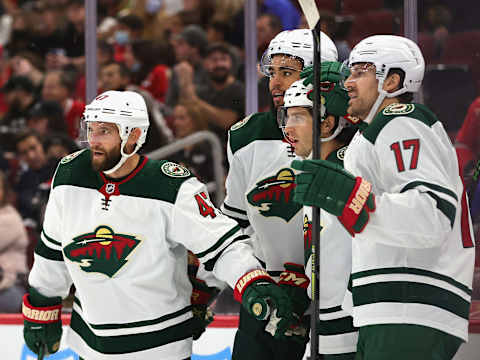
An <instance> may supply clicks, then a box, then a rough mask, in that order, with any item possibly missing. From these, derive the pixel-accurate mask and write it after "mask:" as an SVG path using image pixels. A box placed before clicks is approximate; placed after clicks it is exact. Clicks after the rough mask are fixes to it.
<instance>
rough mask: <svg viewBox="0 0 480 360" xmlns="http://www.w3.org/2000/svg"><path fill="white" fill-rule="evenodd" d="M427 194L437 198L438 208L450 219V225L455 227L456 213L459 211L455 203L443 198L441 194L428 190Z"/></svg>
mask: <svg viewBox="0 0 480 360" xmlns="http://www.w3.org/2000/svg"><path fill="white" fill-rule="evenodd" d="M427 194H428V195H429V196H430V197H432V198H433V199H435V201H436V202H437V209H438V210H440V211H441V212H442V213H443V215H445V216H446V217H447V219H448V220H450V227H451V228H452V229H453V224H454V223H455V214H456V212H457V208H456V207H455V205H453V204H452V203H451V202H449V201H447V200H445V199H442V198H441V197H440V196H438V195H437V194H435V193H433V192H431V191H427Z"/></svg>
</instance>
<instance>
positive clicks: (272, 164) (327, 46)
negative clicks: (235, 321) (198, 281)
mask: <svg viewBox="0 0 480 360" xmlns="http://www.w3.org/2000/svg"><path fill="white" fill-rule="evenodd" d="M321 36H322V38H321V44H322V52H321V53H322V58H323V60H336V59H337V49H336V48H335V45H334V44H333V42H332V40H330V39H329V38H328V36H326V35H325V34H323V33H322V35H321ZM312 64H313V37H312V33H311V31H310V30H305V29H300V30H291V31H283V32H281V33H280V34H278V35H277V36H276V37H275V38H274V39H273V40H272V41H271V42H270V44H269V47H268V49H267V51H266V52H265V54H264V56H263V57H262V61H261V69H262V71H263V72H264V74H265V75H267V76H268V77H269V88H270V93H271V96H272V99H273V105H274V109H272V111H271V112H265V113H256V114H252V115H250V116H248V117H247V118H245V119H244V120H243V121H241V122H239V123H237V124H235V125H234V126H232V128H231V129H230V131H229V139H228V146H227V155H228V161H229V165H230V170H229V173H228V176H227V180H226V190H227V196H226V198H225V201H224V204H223V205H222V211H223V212H224V213H225V214H226V215H228V216H230V217H232V218H234V219H236V220H237V221H238V222H239V223H240V224H241V225H242V226H243V227H244V228H246V231H247V232H248V233H253V235H252V236H253V237H254V238H255V241H256V245H257V247H258V256H259V257H260V258H261V259H262V260H263V261H264V262H265V266H266V269H267V271H268V273H269V274H270V275H272V276H274V277H276V278H279V277H280V279H279V284H280V286H281V287H284V288H286V289H287V290H288V291H289V293H290V294H291V298H292V299H293V301H294V312H295V314H296V316H297V317H298V318H302V315H303V313H304V311H305V310H306V308H307V307H308V305H309V299H308V295H307V293H306V289H307V287H308V279H307V278H306V276H305V274H304V268H303V261H304V260H303V249H302V245H301V244H302V243H303V239H302V237H301V234H300V233H299V231H298V229H299V228H302V226H303V216H302V211H301V208H302V207H301V205H300V204H297V203H294V202H293V201H292V189H293V187H294V186H295V185H294V180H295V175H294V172H293V170H292V169H291V168H290V166H289V165H290V163H291V160H292V158H293V157H294V156H295V155H294V152H293V148H292V146H291V145H290V144H289V143H288V142H287V141H286V140H285V139H284V138H283V134H282V131H281V130H280V128H279V127H278V124H277V120H276V109H277V108H278V107H279V106H281V105H283V95H284V92H285V91H286V90H287V89H288V88H289V87H290V85H291V84H292V83H293V82H294V81H296V80H298V79H299V78H300V72H301V71H302V70H303V69H304V68H305V67H307V66H310V65H312ZM260 253H262V254H260ZM292 279H293V280H296V281H293V280H292ZM301 320H302V321H303V322H302V323H301V324H298V326H297V328H296V330H295V332H294V334H293V333H292V332H289V333H288V335H290V336H284V338H283V339H275V338H273V337H272V336H270V335H269V334H267V333H265V331H264V328H265V326H266V323H267V322H266V321H265V322H263V323H262V322H257V321H255V319H254V318H253V317H252V316H251V315H250V314H248V312H246V311H244V310H243V309H241V310H240V324H239V328H238V331H237V334H236V336H235V343H234V347H233V354H232V359H233V360H244V359H251V360H256V359H262V360H263V359H276V360H282V359H285V360H295V359H301V358H302V357H303V354H304V352H305V345H306V343H307V341H308V321H306V322H305V319H301ZM276 335H277V337H279V336H281V335H285V334H281V331H278V329H277V333H276Z"/></svg>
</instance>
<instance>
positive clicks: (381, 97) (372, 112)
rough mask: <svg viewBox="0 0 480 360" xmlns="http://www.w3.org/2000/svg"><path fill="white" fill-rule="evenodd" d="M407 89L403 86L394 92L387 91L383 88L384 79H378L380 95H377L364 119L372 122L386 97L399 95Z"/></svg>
mask: <svg viewBox="0 0 480 360" xmlns="http://www.w3.org/2000/svg"><path fill="white" fill-rule="evenodd" d="M405 90H406V89H405V87H402V88H401V89H398V90H397V91H394V92H393V93H389V92H386V91H385V90H383V80H378V97H377V100H375V103H374V104H373V106H372V107H371V109H370V112H369V113H368V115H367V117H366V118H365V119H363V121H365V122H366V123H367V124H370V123H371V122H372V120H373V118H374V117H375V115H376V114H377V111H378V108H379V107H380V105H382V102H383V100H385V98H392V97H396V96H398V95H401V94H403V93H404V92H405Z"/></svg>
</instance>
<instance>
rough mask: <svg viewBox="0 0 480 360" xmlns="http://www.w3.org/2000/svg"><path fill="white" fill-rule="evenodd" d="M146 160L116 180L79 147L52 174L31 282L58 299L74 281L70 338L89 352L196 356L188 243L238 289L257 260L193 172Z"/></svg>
mask: <svg viewBox="0 0 480 360" xmlns="http://www.w3.org/2000/svg"><path fill="white" fill-rule="evenodd" d="M141 159H142V160H141V163H140V164H139V166H138V167H137V168H136V169H135V171H134V172H132V173H131V174H130V175H129V176H128V177H126V178H124V179H121V180H119V181H111V180H108V179H107V178H105V177H104V175H103V173H99V172H96V171H94V170H93V169H92V168H91V165H90V151H89V150H82V151H80V152H77V153H74V154H72V155H69V156H67V157H65V158H64V159H62V160H61V162H60V164H59V166H58V168H57V171H56V173H55V177H54V179H53V183H52V190H51V194H50V199H49V201H48V205H47V209H46V214H45V222H44V227H43V232H42V236H41V241H40V242H39V244H38V246H37V249H36V254H35V263H34V266H33V269H32V271H31V273H30V277H29V283H30V285H31V286H32V287H34V288H36V289H37V290H38V291H39V292H40V293H42V294H43V295H45V296H49V297H51V296H61V297H62V298H64V297H66V296H67V295H68V292H69V289H70V286H71V284H72V283H73V284H74V285H75V288H76V293H75V302H74V307H73V313H72V321H71V326H70V329H69V331H68V332H67V335H66V341H67V343H68V345H70V347H71V348H72V349H73V350H75V351H76V352H77V353H78V354H79V355H80V356H82V357H83V358H86V359H97V360H102V359H104V360H107V359H109V360H111V359H122V360H132V359H138V360H140V359H141V360H148V359H166V360H167V359H168V360H178V359H183V358H187V357H189V356H190V355H191V347H192V338H191V318H192V313H191V307H190V295H191V291H192V288H191V285H190V282H189V279H188V276H187V250H186V249H187V248H188V249H190V250H191V251H192V252H193V253H195V254H196V255H197V257H198V258H199V259H200V261H201V262H202V263H203V264H204V265H205V268H206V269H207V270H210V271H213V273H214V274H215V276H216V277H218V278H220V279H222V280H224V281H226V282H227V283H228V284H229V285H230V286H232V287H233V286H234V285H235V283H236V281H237V279H238V278H239V277H240V276H242V275H243V274H244V273H245V272H247V271H249V270H251V269H253V268H258V267H260V264H259V263H258V261H257V260H256V259H255V257H254V256H253V255H252V248H251V244H250V243H249V239H248V237H246V236H244V235H242V231H241V229H240V227H239V226H238V224H237V223H236V222H235V221H233V220H232V219H230V218H228V217H227V216H225V215H223V214H222V213H221V212H220V211H218V210H216V209H214V208H213V205H211V202H210V200H209V198H208V195H207V190H206V188H205V186H204V185H203V184H201V183H200V182H199V181H198V180H197V179H196V178H194V177H192V176H191V175H190V173H189V171H188V170H187V169H185V168H183V167H181V166H179V165H177V164H174V163H171V162H167V161H154V160H148V159H146V158H141Z"/></svg>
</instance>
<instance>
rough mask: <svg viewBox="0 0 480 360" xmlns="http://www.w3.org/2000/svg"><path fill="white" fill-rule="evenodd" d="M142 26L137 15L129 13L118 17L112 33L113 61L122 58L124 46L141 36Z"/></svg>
mask: <svg viewBox="0 0 480 360" xmlns="http://www.w3.org/2000/svg"><path fill="white" fill-rule="evenodd" d="M143 28H144V24H143V22H142V19H141V18H140V17H138V16H137V15H134V14H129V15H125V16H121V17H119V18H118V24H117V29H116V31H115V33H114V35H113V38H114V47H115V54H114V59H115V61H123V60H124V52H125V48H126V46H127V45H128V44H131V43H132V42H134V41H136V40H139V39H140V38H141V37H142V32H143Z"/></svg>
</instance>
